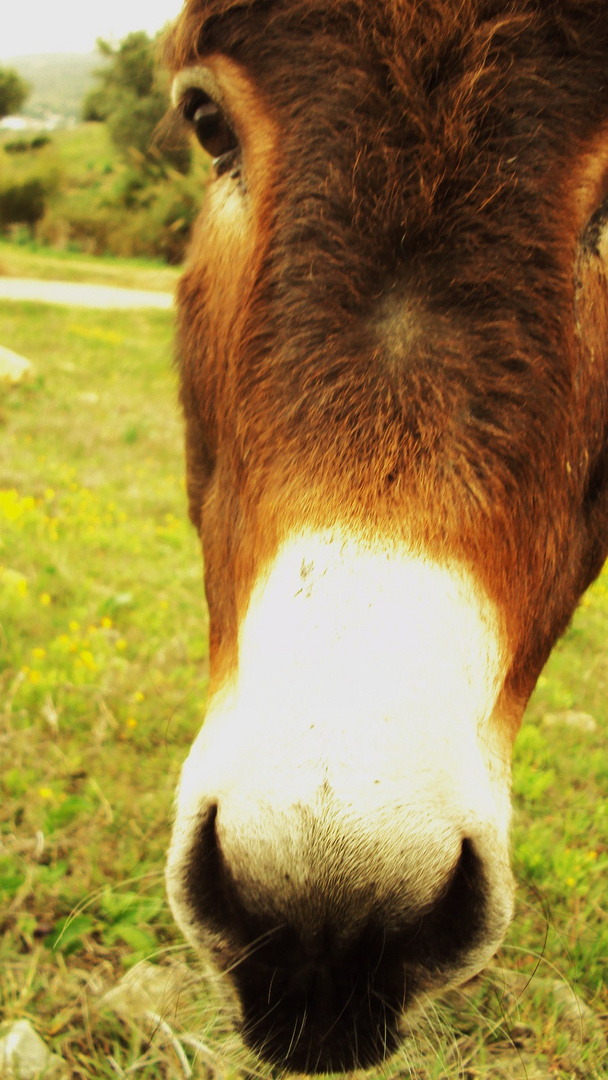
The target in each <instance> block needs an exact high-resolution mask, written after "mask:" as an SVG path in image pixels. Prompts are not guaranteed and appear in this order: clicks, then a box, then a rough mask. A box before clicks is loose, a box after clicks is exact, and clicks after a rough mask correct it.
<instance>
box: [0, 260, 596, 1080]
mask: <svg viewBox="0 0 608 1080" xmlns="http://www.w3.org/2000/svg"><path fill="white" fill-rule="evenodd" d="M1 259H2V252H1V251H0V260H1ZM57 265H58V267H60V269H61V273H59V274H58V276H63V264H62V263H60V262H59V261H58V263H57ZM131 271H132V273H133V283H134V284H136V283H137V268H133V267H132V268H131ZM146 272H147V271H146V270H144V271H143V273H146ZM0 341H2V343H3V344H5V345H7V346H8V347H10V348H12V349H15V350H16V351H17V352H20V353H23V354H24V355H25V356H27V357H29V358H30V359H31V360H32V361H33V362H34V364H35V369H36V374H35V377H34V379H33V381H32V382H31V383H29V384H22V385H21V386H16V387H13V388H11V389H5V390H3V391H2V396H1V397H0V491H1V494H0V657H1V661H0V790H1V792H2V798H1V800H0V840H1V846H0V930H1V934H2V937H1V940H0V971H1V972H2V977H1V978H0V1017H1V1019H3V1020H5V1021H12V1020H15V1019H18V1018H20V1017H28V1018H30V1019H31V1020H32V1022H33V1023H34V1025H35V1027H36V1028H37V1030H38V1031H39V1033H40V1034H41V1035H42V1037H43V1038H44V1039H45V1040H46V1042H47V1043H48V1044H49V1045H50V1046H51V1048H52V1049H53V1051H54V1052H55V1053H57V1054H60V1055H61V1056H62V1057H63V1058H64V1059H65V1060H66V1061H67V1063H68V1066H69V1071H70V1075H71V1076H74V1077H82V1078H84V1077H87V1078H89V1077H110V1076H113V1077H115V1076H116V1075H117V1073H118V1075H120V1070H122V1071H123V1073H127V1070H129V1069H131V1070H132V1071H133V1074H134V1075H136V1076H144V1077H155V1078H158V1077H167V1078H169V1077H171V1078H172V1077H177V1076H181V1075H184V1072H183V1067H182V1065H181V1064H180V1059H179V1055H178V1053H177V1051H176V1046H175V1042H174V1041H173V1038H175V1036H177V1037H179V1039H180V1040H181V1042H180V1046H181V1047H182V1048H183V1052H184V1053H185V1054H186V1055H187V1057H188V1058H189V1060H190V1061H191V1062H192V1068H193V1075H195V1076H200V1077H203V1076H204V1077H208V1076H209V1074H213V1075H218V1076H237V1075H238V1076H239V1077H244V1076H246V1075H249V1076H250V1075H252V1068H253V1066H252V1062H251V1060H250V1059H248V1058H247V1056H246V1055H245V1054H244V1053H243V1052H242V1051H241V1050H239V1049H238V1043H237V1041H236V1040H235V1038H234V1036H233V1035H231V1034H230V1027H229V1024H228V1022H227V1019H226V1014H225V1012H224V1011H222V1010H221V1008H220V1006H219V1004H218V1000H219V999H218V992H217V991H216V989H215V988H214V985H213V983H210V984H205V985H204V987H203V989H201V986H200V985H199V986H198V987H197V988H196V990H193V989H192V988H191V987H190V985H189V984H188V985H186V987H185V989H184V992H183V993H182V994H181V996H180V1002H179V1008H178V1009H176V1010H171V1011H168V1012H167V1013H166V1014H165V1016H164V1019H165V1021H166V1022H167V1024H166V1026H165V1027H164V1028H163V1026H162V1025H160V1026H159V1025H158V1023H156V1024H155V1025H153V1026H154V1031H155V1034H154V1037H152V1034H151V1029H150V1026H149V1024H148V1026H146V1024H145V1023H144V1022H143V1021H141V1022H140V1021H138V1020H137V1018H136V1017H135V1016H132V1017H131V1019H126V1018H124V1017H122V1018H121V1016H119V1015H117V1014H115V1013H114V1012H112V1011H110V1010H108V1009H105V1008H102V1007H100V1001H101V994H102V991H104V990H108V989H110V988H111V987H113V986H115V985H116V983H117V982H118V980H119V979H120V977H121V975H122V974H123V973H124V972H125V971H126V970H128V969H129V968H131V967H132V966H133V964H134V963H135V962H136V961H138V960H141V959H142V958H146V957H147V958H151V959H152V960H153V962H154V963H155V964H156V965H159V966H160V967H162V968H166V969H167V971H172V970H174V968H175V964H176V959H175V958H176V957H182V955H183V952H184V950H183V946H182V940H181V937H180V935H179V933H178V931H177V930H176V929H175V928H174V926H173V923H172V920H171V917H170V914H169V912H168V909H167V905H166V901H165V897H164V887H163V881H162V867H163V862H164V855H165V850H166V846H167V840H168V836H169V830H170V814H171V803H172V798H173V792H174V788H175V784H176V780H177V776H178V772H179V768H180V764H181V762H182V760H183V758H184V756H185V753H186V750H187V748H188V746H189V744H190V742H191V739H192V737H193V735H194V733H195V731H196V730H197V728H198V725H199V722H200V717H201V713H202V709H203V706H204V700H205V692H206V682H207V641H206V615H205V608H204V601H203V586H202V573H201V566H200V555H199V550H198V543H197V541H196V538H195V536H194V535H193V531H192V530H191V528H190V526H189V525H188V524H187V522H186V509H185V494H184V484H183V479H182V474H183V463H182V448H181V441H182V440H181V423H180V420H179V416H178V412H177V408H176V406H175V376H174V373H173V371H172V367H171V353H172V324H171V316H170V315H169V314H168V313H165V312H158V313H156V312H153V313H140V312H133V313H128V312H126V313H117V312H112V313H103V312H88V311H82V310H78V311H72V310H69V309H68V310H66V309H61V308H51V307H45V306H39V305H33V304H11V303H2V304H0ZM607 627H608V576H607V577H605V578H604V579H603V580H602V579H601V580H600V581H599V582H598V583H597V584H596V586H595V587H594V588H593V589H592V590H591V591H590V593H589V594H588V597H587V598H586V600H585V602H584V604H583V606H582V607H581V608H580V610H579V612H578V613H577V615H576V618H575V620H574V622H573V625H572V627H571V629H570V630H569V632H568V634H567V635H566V638H565V639H564V641H563V642H562V643H561V644H560V645H559V646H558V648H557V649H556V651H555V652H554V655H553V657H552V659H551V661H550V663H549V665H548V667H547V669H546V671H545V673H544V674H543V676H542V678H541V681H540V684H539V687H538V690H537V692H536V695H535V697H534V699H533V701H532V703H531V705H530V708H529V710H528V715H527V719H526V722H525V725H524V728H523V731H522V734H521V736H520V739H519V741H518V744H517V749H516V755H515V761H516V765H515V806H516V817H515V828H514V839H515V851H514V864H515V868H516V873H517V876H518V879H519V882H520V886H519V891H518V905H517V913H516V918H515V921H514V924H513V927H512V929H511V931H510V933H509V936H508V939H507V942H506V944H505V946H504V948H503V949H502V950H501V953H500V955H499V957H498V960H497V963H496V965H494V966H493V967H491V968H490V969H489V971H488V973H487V974H486V975H485V976H484V977H482V978H480V979H478V980H477V981H476V982H475V983H474V984H473V985H472V986H471V987H469V988H467V989H466V991H458V992H453V993H451V994H450V995H448V997H447V999H446V1002H444V1003H441V1004H438V1005H437V1006H433V1007H432V1009H431V1007H429V1008H430V1009H431V1015H430V1016H429V1018H428V1020H429V1022H428V1023H424V1024H423V1025H422V1027H421V1028H420V1031H419V1034H418V1036H417V1038H416V1039H415V1040H408V1041H407V1043H406V1045H405V1048H404V1050H403V1051H402V1052H401V1053H400V1054H399V1055H397V1056H396V1057H395V1058H394V1059H393V1061H391V1062H390V1063H389V1064H388V1065H387V1066H386V1068H385V1069H384V1070H383V1074H382V1075H384V1076H385V1077H403V1078H405V1077H407V1076H409V1075H410V1070H411V1075H413V1076H415V1077H417V1078H418V1077H419V1078H420V1080H423V1078H424V1080H440V1078H443V1080H446V1078H448V1080H455V1078H456V1077H463V1078H469V1080H473V1078H477V1077H479V1078H482V1077H483V1078H486V1077H496V1078H498V1077H508V1078H509V1080H518V1078H519V1077H522V1078H523V1077H524V1076H528V1077H530V1078H533V1077H537V1078H538V1077H547V1078H548V1077H558V1078H560V1080H561V1078H573V1080H574V1078H590V1080H600V1078H605V1077H606V1075H608V1055H607V1052H606V1044H605V1042H604V1041H603V1040H604V1038H605V1035H606V1033H607V1030H608V1025H607V1018H608V985H607V983H608V979H607V974H608V933H607V925H608V921H607V914H608V913H607V910H606V879H607V873H608V763H607V755H606V752H605V746H606V733H607V730H608V695H607V690H608V642H607V633H606V630H607ZM570 708H576V709H581V710H585V711H587V712H589V713H591V714H592V715H593V716H594V718H595V720H596V722H597V730H596V731H595V732H594V733H591V734H589V733H584V734H583V733H574V732H572V731H569V730H567V729H564V728H559V727H558V728H551V729H549V728H547V727H545V726H543V718H544V716H545V715H546V714H547V713H550V712H555V711H561V710H564V709H570ZM190 962H191V964H192V969H193V970H194V969H195V963H194V961H193V960H191V961H190ZM503 969H508V971H509V973H510V974H509V976H508V977H507V976H505V975H504V970H503ZM518 973H519V974H518ZM518 980H519V981H518ZM556 982H557V985H558V986H559V985H561V986H563V984H564V983H566V984H568V983H570V984H572V985H573V986H574V987H575V988H576V990H577V992H578V993H579V994H580V995H581V998H582V1000H583V1001H584V1002H586V1003H587V1005H588V1006H589V1007H590V1010H591V1012H590V1013H589V1014H587V1013H586V1012H584V1013H583V1014H582V1015H580V1016H579V1014H578V1013H576V1012H575V1013H574V1015H573V1014H572V1013H568V1011H567V1010H566V1011H565V1009H564V1003H563V1000H562V998H561V997H560V995H559V993H557V994H556V990H555V987H556ZM167 1025H168V1027H167ZM171 1033H174V1035H173V1036H172V1035H171ZM191 1036H194V1037H195V1038H197V1039H199V1040H201V1039H202V1040H203V1043H204V1044H205V1047H206V1049H203V1050H201V1049H200V1047H199V1050H198V1051H197V1049H196V1046H195V1045H194V1044H193V1043H192V1041H190V1042H189V1041H188V1039H191ZM253 1071H256V1070H255V1069H254V1070H253ZM257 1071H259V1070H257ZM129 1075H131V1074H130V1073H129Z"/></svg>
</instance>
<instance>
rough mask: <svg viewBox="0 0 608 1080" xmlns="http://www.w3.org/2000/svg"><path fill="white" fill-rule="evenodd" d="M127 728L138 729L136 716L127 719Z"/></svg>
mask: <svg viewBox="0 0 608 1080" xmlns="http://www.w3.org/2000/svg"><path fill="white" fill-rule="evenodd" d="M127 727H130V728H135V727H137V720H136V719H135V717H134V716H129V717H128V718H127Z"/></svg>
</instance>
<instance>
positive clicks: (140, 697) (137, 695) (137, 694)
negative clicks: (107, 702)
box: [132, 690, 144, 704]
mask: <svg viewBox="0 0 608 1080" xmlns="http://www.w3.org/2000/svg"><path fill="white" fill-rule="evenodd" d="M132 700H133V701H135V702H137V703H138V704H139V703H140V702H141V701H143V700H144V695H143V694H142V692H141V690H136V691H135V693H134V694H133V699H132Z"/></svg>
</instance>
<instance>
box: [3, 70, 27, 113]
mask: <svg viewBox="0 0 608 1080" xmlns="http://www.w3.org/2000/svg"><path fill="white" fill-rule="evenodd" d="M29 92H30V88H29V86H28V84H27V83H26V82H24V81H23V79H22V78H21V76H20V75H19V74H18V73H17V72H16V71H14V70H13V68H0V120H1V119H2V117H3V116H10V115H11V114H12V113H16V112H19V109H20V108H21V106H22V105H23V102H24V101H25V99H26V97H27V95H28V94H29Z"/></svg>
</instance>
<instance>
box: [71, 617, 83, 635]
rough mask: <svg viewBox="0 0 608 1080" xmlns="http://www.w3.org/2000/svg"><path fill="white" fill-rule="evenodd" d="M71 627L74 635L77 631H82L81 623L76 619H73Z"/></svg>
mask: <svg viewBox="0 0 608 1080" xmlns="http://www.w3.org/2000/svg"><path fill="white" fill-rule="evenodd" d="M69 626H70V630H71V631H72V633H73V634H75V633H76V631H77V630H80V623H79V622H76V619H71V620H70V623H69Z"/></svg>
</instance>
